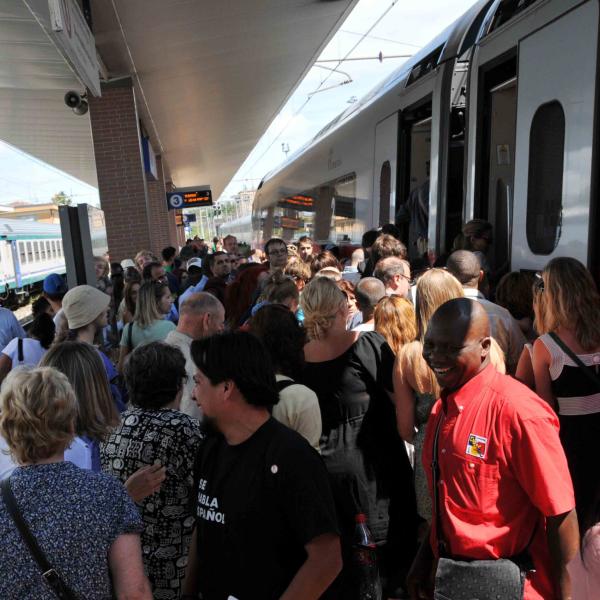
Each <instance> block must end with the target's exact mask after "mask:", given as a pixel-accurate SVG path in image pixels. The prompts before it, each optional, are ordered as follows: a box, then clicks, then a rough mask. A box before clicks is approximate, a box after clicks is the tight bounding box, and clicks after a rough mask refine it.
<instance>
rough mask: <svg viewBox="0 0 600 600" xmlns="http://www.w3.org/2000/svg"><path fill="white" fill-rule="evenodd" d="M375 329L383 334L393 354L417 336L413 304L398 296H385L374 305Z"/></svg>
mask: <svg viewBox="0 0 600 600" xmlns="http://www.w3.org/2000/svg"><path fill="white" fill-rule="evenodd" d="M374 316H375V331H378V332H379V333H381V335H383V337H384V338H385V339H386V341H387V343H388V344H389V346H390V348H391V349H392V351H393V352H394V354H398V352H400V348H402V346H404V344H408V343H409V342H412V341H413V340H414V339H415V338H416V337H417V317H416V315H415V309H414V308H413V305H412V304H411V303H410V302H409V301H408V300H407V299H406V298H401V297H400V296H389V297H388V296H386V297H385V298H382V299H381V300H380V301H379V302H378V303H377V306H376V307H375V313H374Z"/></svg>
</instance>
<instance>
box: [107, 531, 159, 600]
mask: <svg viewBox="0 0 600 600" xmlns="http://www.w3.org/2000/svg"><path fill="white" fill-rule="evenodd" d="M108 564H109V569H110V574H111V577H112V581H113V586H114V591H115V597H116V598H117V600H152V591H151V589H150V584H149V583H148V580H147V579H146V576H145V575H144V565H143V564H142V548H141V545H140V536H139V535H138V534H133V533H124V534H121V535H120V536H119V537H118V538H117V539H116V540H115V541H114V542H113V543H112V545H111V547H110V548H109V550H108Z"/></svg>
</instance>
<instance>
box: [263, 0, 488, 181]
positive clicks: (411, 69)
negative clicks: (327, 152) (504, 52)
mask: <svg viewBox="0 0 600 600" xmlns="http://www.w3.org/2000/svg"><path fill="white" fill-rule="evenodd" d="M494 1H495V0H479V2H477V3H476V4H474V5H473V6H472V7H471V8H470V9H469V10H468V11H467V12H465V13H464V14H463V15H462V16H460V17H459V18H458V19H456V21H454V22H453V23H452V24H451V25H449V26H448V27H446V29H444V30H443V31H442V32H441V33H440V34H439V35H437V36H436V37H435V38H434V39H433V40H432V41H431V42H429V44H427V45H426V46H425V47H424V48H422V49H421V50H420V51H419V52H417V54H415V55H414V56H412V57H411V58H409V59H408V60H407V61H406V62H404V63H402V65H400V66H399V67H398V68H397V69H396V70H395V71H394V72H392V73H391V75H389V76H388V77H386V78H385V79H384V80H383V81H382V82H380V83H378V84H377V85H376V86H375V87H374V88H373V89H372V90H371V91H370V92H369V93H367V94H366V95H365V96H363V97H362V98H361V99H360V100H359V101H358V102H355V103H354V104H352V105H351V106H349V107H348V108H347V109H346V110H345V111H343V112H341V113H340V114H339V115H338V116H337V117H335V118H334V119H333V120H332V121H330V122H329V123H327V125H325V127H323V129H321V130H320V131H319V132H318V133H317V134H316V135H315V136H314V137H313V138H312V139H311V140H310V141H308V142H307V143H306V144H304V146H302V147H301V148H299V149H298V150H297V151H296V152H294V153H293V154H292V155H291V156H290V157H289V158H288V159H287V160H286V161H285V162H284V163H282V164H280V165H278V166H277V167H276V168H275V169H273V170H272V171H270V172H269V173H267V174H266V175H265V177H264V178H263V181H265V180H266V179H269V178H270V177H272V176H273V175H274V174H275V173H277V172H279V171H281V170H283V169H284V168H285V167H286V166H287V165H289V164H290V163H292V162H293V161H294V160H295V159H296V158H298V157H299V156H300V155H302V154H303V153H304V152H305V151H306V150H307V149H308V148H310V147H311V146H314V145H315V144H317V143H318V142H319V141H320V140H321V139H323V138H325V137H326V136H327V135H328V134H329V133H331V132H332V131H333V130H334V129H336V128H337V126H339V125H341V124H342V123H344V122H346V121H348V120H349V119H350V118H353V117H354V116H356V115H357V114H358V113H359V112H361V111H362V110H363V109H365V108H366V107H367V106H370V105H372V104H373V103H374V102H376V101H377V100H378V99H379V98H381V97H382V96H384V95H385V94H386V93H387V92H388V91H389V90H390V88H392V87H396V86H399V85H403V87H404V86H406V85H407V84H408V85H410V83H411V76H413V75H415V74H416V77H415V78H414V79H413V81H414V80H416V79H418V78H420V76H422V75H420V74H419V73H418V72H419V71H423V70H424V67H429V70H432V67H436V66H439V65H441V64H443V63H444V62H446V61H448V60H451V59H454V58H456V57H457V56H462V54H464V53H465V52H466V51H467V50H468V49H469V48H470V47H471V46H472V45H473V44H474V43H475V41H476V39H477V36H478V34H479V31H480V28H481V23H482V22H483V20H484V18H485V17H486V15H487V14H488V10H489V8H490V6H491V5H492V4H493V3H494ZM427 72H429V71H427ZM263 181H261V185H262V183H263ZM259 189H260V186H259Z"/></svg>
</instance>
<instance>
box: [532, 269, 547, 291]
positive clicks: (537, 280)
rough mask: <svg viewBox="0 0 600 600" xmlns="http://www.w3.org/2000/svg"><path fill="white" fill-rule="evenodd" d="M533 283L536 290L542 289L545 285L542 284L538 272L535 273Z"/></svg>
mask: <svg viewBox="0 0 600 600" xmlns="http://www.w3.org/2000/svg"><path fill="white" fill-rule="evenodd" d="M533 285H534V287H535V289H536V290H537V291H538V292H543V291H544V289H545V286H544V280H543V278H542V274H541V273H539V272H538V273H536V274H535V281H534V283H533Z"/></svg>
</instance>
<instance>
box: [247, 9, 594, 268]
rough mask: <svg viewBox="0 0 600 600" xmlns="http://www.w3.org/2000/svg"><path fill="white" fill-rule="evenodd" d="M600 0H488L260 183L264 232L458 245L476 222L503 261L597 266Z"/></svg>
mask: <svg viewBox="0 0 600 600" xmlns="http://www.w3.org/2000/svg"><path fill="white" fill-rule="evenodd" d="M599 15H600V9H599V0H584V1H582V0H519V1H517V0H481V1H480V2H478V3H476V4H475V5H473V6H472V7H471V8H470V9H469V10H468V11H467V12H466V13H465V14H464V15H462V16H461V17H460V18H459V19H457V20H456V21H455V22H454V23H453V24H452V25H450V26H449V27H448V28H447V29H446V30H445V31H444V32H442V33H441V34H440V35H438V36H437V37H436V38H435V39H434V40H432V41H431V42H430V43H429V44H428V45H427V46H426V47H424V48H423V49H422V50H420V51H419V53H418V54H416V55H415V56H413V57H412V58H411V59H409V60H408V61H407V62H405V63H404V64H403V65H401V66H400V67H399V68H398V69H397V70H396V71H395V72H393V73H392V74H391V75H390V76H389V77H388V78H387V79H385V80H384V81H383V82H382V83H380V84H379V85H378V86H376V87H375V88H374V89H373V90H372V91H371V92H370V93H368V94H367V95H366V96H365V97H364V98H362V99H361V100H360V101H358V102H356V103H355V104H353V105H351V106H350V107H348V108H347V109H346V110H345V111H344V112H342V113H341V114H340V115H338V116H337V117H336V118H335V119H334V120H333V121H331V122H330V123H328V124H327V125H326V126H325V127H324V128H323V129H322V130H321V131H320V132H319V133H318V134H317V135H316V136H315V137H314V138H313V139H312V140H311V141H310V142H309V143H307V144H306V145H305V146H304V147H303V148H301V149H299V150H298V151H297V152H296V153H295V154H293V155H291V156H290V157H289V158H288V160H287V161H286V162H285V163H283V164H282V165H281V166H279V167H277V168H276V169H275V170H273V171H272V172H270V173H268V174H267V175H266V176H265V177H264V178H263V180H262V181H261V183H260V185H259V187H258V189H257V192H256V195H255V200H254V203H253V213H252V218H251V219H250V220H249V221H248V222H247V225H248V227H249V228H250V227H251V230H252V231H251V235H252V241H253V243H254V244H257V245H258V244H262V243H264V242H265V241H266V240H267V239H268V238H270V237H272V236H277V237H282V238H283V239H285V240H291V239H297V238H298V237H300V236H302V235H309V236H310V237H311V238H313V239H314V240H315V241H317V242H319V243H320V244H327V243H334V244H359V243H360V240H361V236H362V234H363V233H364V232H365V231H366V230H368V229H371V228H376V227H378V226H381V225H383V224H385V223H389V222H396V223H397V224H398V226H399V227H401V229H402V232H403V236H404V237H405V238H406V239H405V241H406V242H407V245H408V250H409V254H410V255H411V257H417V256H419V255H421V256H422V254H423V253H424V252H429V253H434V254H437V255H440V254H443V253H447V252H449V251H450V249H451V248H452V243H453V240H454V239H455V237H456V236H457V234H459V233H460V230H461V227H462V224H463V223H465V222H466V221H469V220H470V219H473V218H482V219H486V220H487V221H489V222H490V223H491V224H492V225H493V228H494V244H493V247H492V248H491V250H490V252H491V255H490V256H489V259H490V262H492V263H493V264H496V265H502V264H505V265H508V267H509V268H510V269H512V270H538V269H541V268H543V266H544V265H545V264H546V263H547V262H548V261H549V260H550V259H551V258H553V257H555V256H565V255H568V256H573V257H575V258H577V259H579V260H580V261H582V262H583V263H584V264H587V265H588V267H590V268H591V269H592V270H594V271H595V272H596V273H597V272H598V266H599V265H598V261H599V258H600V252H599V250H600V248H599V240H600V236H599V232H600V227H599V225H600V221H599V216H598V198H597V196H598V188H599V179H598V173H597V170H598V164H599V163H598V157H597V153H598V143H599V140H600V135H599V128H598V122H599V121H598V119H597V117H598V115H599V110H598V104H597V97H598V94H597V90H598V82H599V73H600V71H599V69H598V66H599V62H598V29H599Z"/></svg>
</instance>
